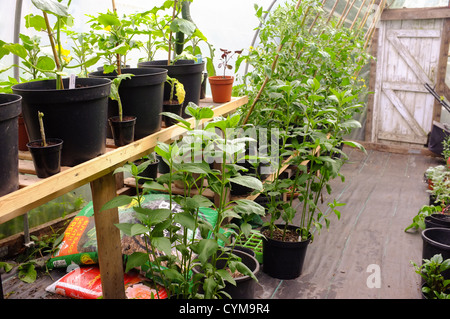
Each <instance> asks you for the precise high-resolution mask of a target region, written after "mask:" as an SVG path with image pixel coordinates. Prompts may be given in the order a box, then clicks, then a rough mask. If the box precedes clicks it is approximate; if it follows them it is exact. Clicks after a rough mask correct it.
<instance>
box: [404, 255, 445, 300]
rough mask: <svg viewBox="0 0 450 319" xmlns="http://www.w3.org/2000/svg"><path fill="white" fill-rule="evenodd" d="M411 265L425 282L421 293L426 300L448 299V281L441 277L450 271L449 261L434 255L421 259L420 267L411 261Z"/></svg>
mask: <svg viewBox="0 0 450 319" xmlns="http://www.w3.org/2000/svg"><path fill="white" fill-rule="evenodd" d="M411 264H412V265H413V266H414V269H415V271H416V273H417V274H419V275H420V276H421V277H422V278H423V280H424V281H425V285H424V286H423V287H422V292H423V293H424V295H425V296H426V297H427V298H428V299H450V279H445V278H444V276H443V275H442V272H444V271H446V270H448V269H450V259H446V260H444V259H443V258H442V255H441V254H436V255H434V256H433V257H431V258H430V259H423V262H422V265H420V266H419V265H417V264H416V263H414V262H413V261H411Z"/></svg>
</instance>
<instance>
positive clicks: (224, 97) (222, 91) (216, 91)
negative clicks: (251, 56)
mask: <svg viewBox="0 0 450 319" xmlns="http://www.w3.org/2000/svg"><path fill="white" fill-rule="evenodd" d="M208 80H209V85H210V86H211V94H212V98H213V102H215V103H225V102H229V101H230V100H231V92H232V90H233V83H234V76H225V77H224V76H221V75H216V76H210V77H209V78H208Z"/></svg>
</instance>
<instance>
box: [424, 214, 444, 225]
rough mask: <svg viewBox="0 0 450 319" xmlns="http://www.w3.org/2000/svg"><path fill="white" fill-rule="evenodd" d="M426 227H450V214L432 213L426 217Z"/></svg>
mask: <svg viewBox="0 0 450 319" xmlns="http://www.w3.org/2000/svg"><path fill="white" fill-rule="evenodd" d="M425 226H426V228H436V227H440V228H450V216H449V215H444V214H431V215H430V216H426V217H425Z"/></svg>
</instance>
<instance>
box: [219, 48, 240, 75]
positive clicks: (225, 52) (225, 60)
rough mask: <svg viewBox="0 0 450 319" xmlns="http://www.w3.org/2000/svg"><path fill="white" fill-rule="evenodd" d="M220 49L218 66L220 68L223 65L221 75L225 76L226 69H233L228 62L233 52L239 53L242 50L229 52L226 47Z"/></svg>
mask: <svg viewBox="0 0 450 319" xmlns="http://www.w3.org/2000/svg"><path fill="white" fill-rule="evenodd" d="M220 51H222V55H221V56H220V60H221V61H222V62H220V63H219V65H218V68H219V69H220V68H221V67H223V77H225V72H226V71H227V69H228V70H231V69H233V66H232V65H230V64H228V63H229V61H230V60H231V58H232V57H233V56H234V55H235V54H241V53H242V51H243V50H237V51H234V52H231V51H229V50H226V49H220Z"/></svg>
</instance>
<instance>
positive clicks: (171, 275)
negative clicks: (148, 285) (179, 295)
mask: <svg viewBox="0 0 450 319" xmlns="http://www.w3.org/2000/svg"><path fill="white" fill-rule="evenodd" d="M162 273H163V274H164V276H165V277H167V279H168V280H169V281H170V282H177V283H182V282H184V281H185V280H184V277H183V275H182V274H180V273H179V272H178V271H176V270H175V269H164V270H163V271H162Z"/></svg>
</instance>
